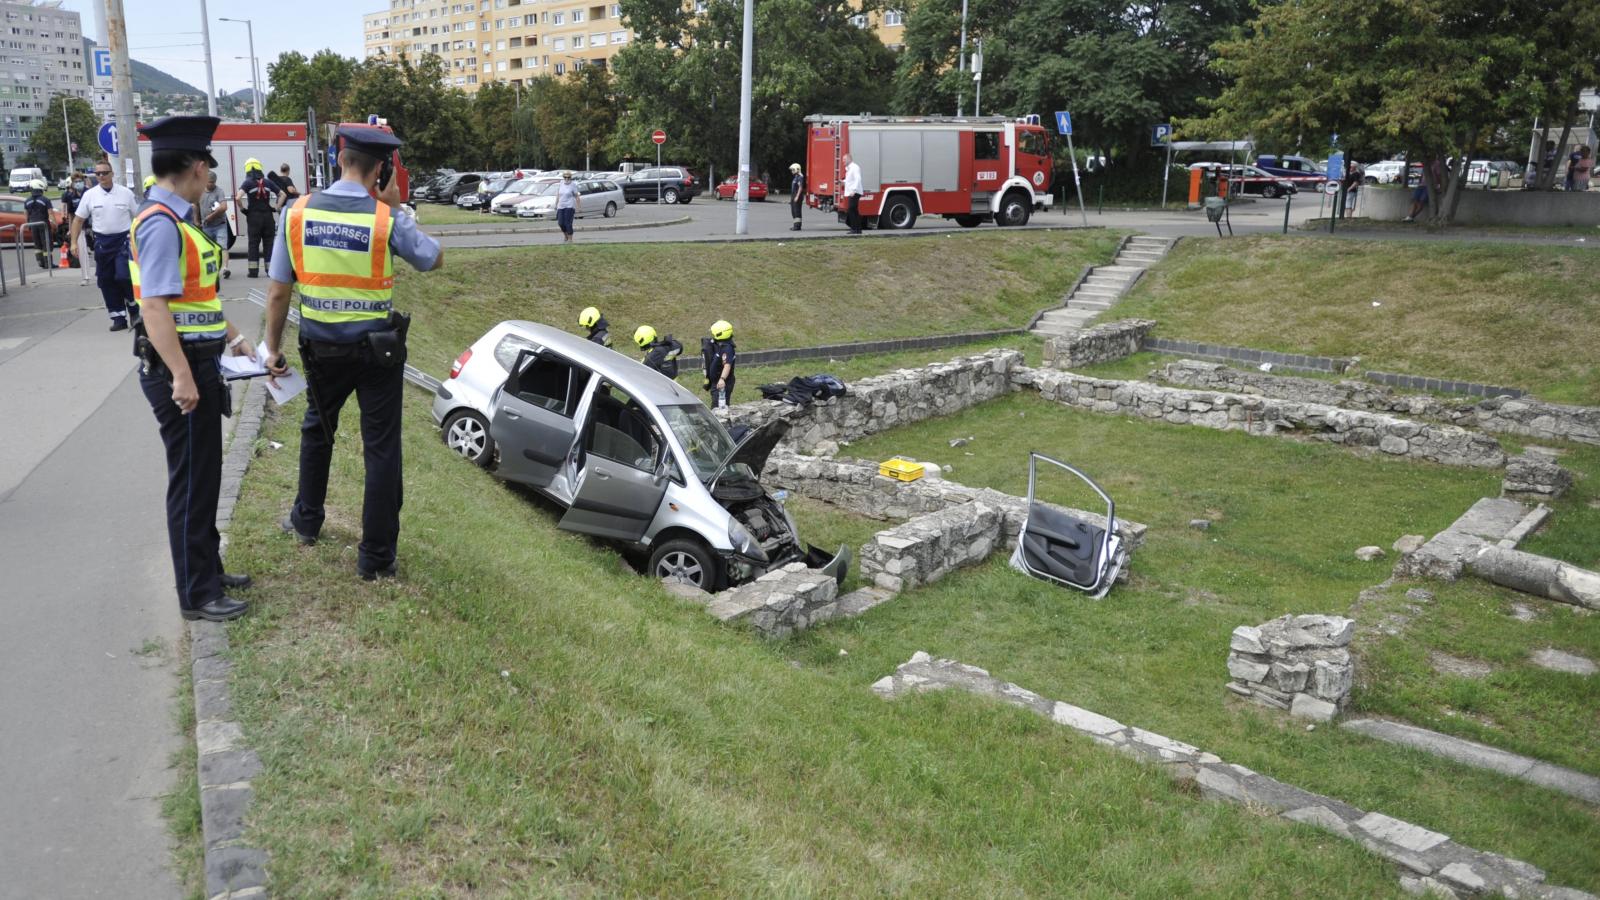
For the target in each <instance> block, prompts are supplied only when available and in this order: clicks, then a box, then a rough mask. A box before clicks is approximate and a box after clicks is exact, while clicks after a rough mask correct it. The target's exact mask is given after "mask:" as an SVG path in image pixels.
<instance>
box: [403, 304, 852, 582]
mask: <svg viewBox="0 0 1600 900" xmlns="http://www.w3.org/2000/svg"><path fill="white" fill-rule="evenodd" d="M433 419H434V421H435V422H437V423H438V424H439V426H440V428H441V432H442V435H443V437H444V441H445V444H446V445H447V446H449V447H450V449H451V450H453V451H455V452H457V453H459V454H461V455H462V456H463V457H465V458H466V459H468V460H471V461H472V462H474V463H476V464H477V465H479V466H482V467H483V468H486V469H492V470H493V471H494V473H495V475H496V476H497V477H499V478H502V479H504V480H506V481H511V482H515V483H518V484H523V485H527V486H528V487H531V488H533V489H534V490H536V491H538V492H539V493H540V494H543V495H544V496H546V497H548V498H550V499H551V500H553V501H554V502H555V503H556V504H558V505H559V506H561V507H562V509H563V512H562V516H561V520H560V527H562V528H564V529H567V530H569V531H577V532H582V533H584V534H590V535H594V536H596V537H601V538H607V539H610V540H613V541H617V542H619V543H620V544H621V545H622V547H623V549H624V550H625V551H628V552H629V553H631V554H632V555H635V556H636V557H637V558H640V559H642V560H646V561H647V562H646V565H645V571H646V572H647V573H648V574H649V575H651V576H653V577H658V578H665V579H676V580H681V581H686V582H688V583H690V584H693V585H695V586H697V587H700V588H703V589H705V590H709V591H715V590H720V589H722V588H723V587H728V586H732V585H737V584H743V583H745V582H747V581H750V580H752V579H755V578H758V577H760V576H761V575H762V574H764V573H766V572H767V571H769V570H772V569H774V568H778V567H780V566H784V565H787V564H789V563H792V562H797V561H803V562H806V563H807V564H809V565H811V566H813V567H814V568H819V569H823V570H824V571H827V572H828V573H829V574H831V575H833V576H835V577H836V578H838V579H839V580H840V581H841V583H842V582H843V579H844V576H845V573H846V570H847V568H848V566H849V563H850V556H849V552H848V551H847V550H846V548H844V547H840V548H839V550H838V552H837V553H835V554H831V555H830V554H827V553H825V552H821V551H818V550H816V549H815V548H812V547H809V546H807V545H805V544H803V543H801V541H800V538H799V533H798V532H799V529H798V528H796V526H795V523H794V519H793V517H791V516H790V515H789V513H788V512H787V511H786V510H785V509H784V508H783V505H782V504H780V503H779V502H778V501H777V500H775V499H773V497H772V496H771V495H770V494H768V493H767V491H766V489H765V488H764V487H762V485H761V481H760V475H761V469H762V466H763V465H765V463H766V459H767V456H768V454H770V453H771V452H772V449H773V447H775V446H776V445H777V443H778V441H779V440H780V439H781V438H782V437H783V435H784V434H785V433H786V432H787V431H788V423H787V422H786V421H783V420H777V421H774V422H773V423H772V424H770V425H768V426H766V427H764V428H762V429H760V430H758V431H755V432H753V433H751V434H749V435H748V436H746V437H745V438H744V439H743V440H742V441H739V442H737V443H736V442H735V441H734V439H733V437H732V436H731V435H730V434H729V433H728V429H727V428H725V427H724V426H723V424H722V422H721V421H719V420H718V419H717V417H716V416H714V415H712V413H711V410H709V409H707V408H706V406H705V404H704V403H702V402H701V401H700V399H699V398H698V397H696V396H695V395H694V394H691V393H689V391H687V390H685V389H684V388H683V387H682V386H681V385H679V384H678V383H677V382H675V381H673V380H671V379H670V378H667V377H665V376H664V375H661V374H660V373H658V372H656V371H654V370H652V369H648V368H646V367H645V366H644V365H643V364H641V363H639V362H638V361H636V360H634V359H632V358H630V357H627V356H623V355H622V354H620V353H617V352H616V351H614V350H610V349H607V348H605V347H601V346H599V345H598V344H593V343H590V342H589V341H587V340H585V339H583V338H581V337H578V336H577V335H574V334H569V333H567V332H565V331H561V330H560V329H557V328H552V327H550V326H548V325H540V324H536V323H533V322H520V321H512V322H501V323H500V324H499V325H496V326H495V327H494V328H491V329H490V330H489V332H488V333H487V334H485V335H484V336H483V337H481V338H479V339H478V340H477V341H476V342H474V343H473V345H472V346H471V347H469V348H467V350H466V351H465V352H463V353H462V354H461V356H460V357H458V358H457V359H456V362H455V364H454V365H453V366H451V368H450V377H449V378H447V379H446V380H445V381H444V382H443V383H442V384H440V386H439V389H438V391H437V393H436V395H435V399H434V402H433Z"/></svg>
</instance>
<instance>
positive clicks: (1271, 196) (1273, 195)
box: [1261, 184, 1278, 200]
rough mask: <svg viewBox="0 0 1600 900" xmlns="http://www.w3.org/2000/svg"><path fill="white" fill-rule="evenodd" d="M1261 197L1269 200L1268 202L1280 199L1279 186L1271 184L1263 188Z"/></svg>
mask: <svg viewBox="0 0 1600 900" xmlns="http://www.w3.org/2000/svg"><path fill="white" fill-rule="evenodd" d="M1261 196H1263V197H1265V198H1267V199H1268V200H1276V199H1278V186H1277V185H1275V184H1269V185H1266V186H1264V187H1262V188H1261Z"/></svg>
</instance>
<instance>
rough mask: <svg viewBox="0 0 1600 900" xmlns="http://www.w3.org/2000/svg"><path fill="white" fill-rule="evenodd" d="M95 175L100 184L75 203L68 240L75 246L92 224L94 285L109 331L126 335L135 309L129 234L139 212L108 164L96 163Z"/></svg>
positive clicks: (135, 203) (131, 193)
mask: <svg viewBox="0 0 1600 900" xmlns="http://www.w3.org/2000/svg"><path fill="white" fill-rule="evenodd" d="M94 174H95V177H96V178H98V179H99V181H100V183H99V184H97V185H95V186H94V187H92V188H90V189H89V190H87V191H85V192H84V195H83V199H82V200H79V201H78V209H77V211H76V212H75V213H74V215H73V218H72V233H71V235H70V236H69V238H70V243H71V244H72V245H74V246H76V245H77V243H78V234H79V232H80V230H82V228H83V226H84V223H85V222H92V228H93V231H91V232H90V236H91V240H92V242H93V243H92V246H93V247H94V272H95V283H97V284H98V285H99V286H100V297H101V299H102V300H104V302H105V305H106V315H107V316H110V317H111V330H112V331H125V330H127V328H128V309H129V307H131V306H133V305H134V300H133V276H132V275H130V274H129V272H128V259H129V249H128V230H129V229H130V228H132V227H133V217H134V216H135V215H137V214H138V212H139V201H138V200H137V199H135V198H134V196H133V191H131V190H129V189H128V188H126V187H124V186H123V185H120V184H117V182H116V179H115V177H114V176H113V174H112V170H111V164H110V163H109V162H106V161H105V160H104V159H102V160H100V161H99V162H97V163H95V164H94Z"/></svg>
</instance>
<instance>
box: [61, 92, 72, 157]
mask: <svg viewBox="0 0 1600 900" xmlns="http://www.w3.org/2000/svg"><path fill="white" fill-rule="evenodd" d="M61 127H62V128H63V129H64V130H65V131H66V132H67V171H68V172H72V171H75V168H74V166H73V164H72V121H71V120H70V119H68V118H67V98H66V96H65V95H63V96H62V98H61Z"/></svg>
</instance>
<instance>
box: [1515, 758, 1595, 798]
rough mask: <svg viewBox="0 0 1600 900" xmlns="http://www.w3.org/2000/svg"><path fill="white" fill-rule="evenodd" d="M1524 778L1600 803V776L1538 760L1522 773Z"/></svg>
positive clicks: (1569, 794) (1542, 785)
mask: <svg viewBox="0 0 1600 900" xmlns="http://www.w3.org/2000/svg"><path fill="white" fill-rule="evenodd" d="M1522 778H1523V779H1524V780H1527V781H1531V782H1533V783H1534V784H1537V785H1539V786H1540V787H1547V788H1550V789H1551V790H1554V791H1560V792H1561V793H1563V794H1567V795H1568V796H1572V797H1577V798H1578V799H1580V800H1585V801H1588V802H1589V803H1594V804H1600V778H1596V777H1594V776H1593V775H1585V774H1583V773H1582V772H1574V771H1573V770H1571V769H1566V768H1562V767H1561V766H1556V765H1551V764H1550V763H1546V762H1536V763H1534V764H1533V766H1532V767H1531V768H1529V769H1528V771H1527V772H1526V773H1524V774H1523V775H1522Z"/></svg>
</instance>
